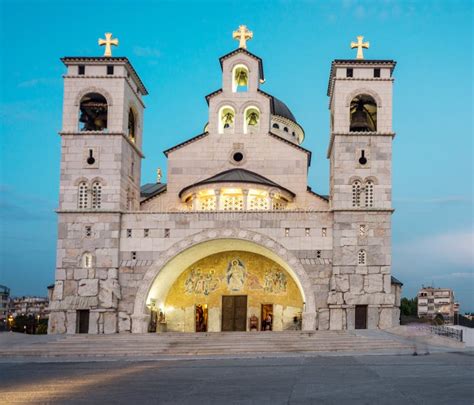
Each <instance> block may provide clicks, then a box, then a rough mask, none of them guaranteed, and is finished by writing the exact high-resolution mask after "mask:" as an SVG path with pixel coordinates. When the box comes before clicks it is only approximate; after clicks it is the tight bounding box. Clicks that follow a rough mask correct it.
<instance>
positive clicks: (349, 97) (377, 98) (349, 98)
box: [346, 87, 382, 108]
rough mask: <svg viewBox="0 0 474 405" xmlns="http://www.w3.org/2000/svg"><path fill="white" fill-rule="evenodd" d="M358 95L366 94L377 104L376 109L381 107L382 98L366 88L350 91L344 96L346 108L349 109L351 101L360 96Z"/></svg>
mask: <svg viewBox="0 0 474 405" xmlns="http://www.w3.org/2000/svg"><path fill="white" fill-rule="evenodd" d="M360 94H367V95H369V96H371V97H372V98H373V99H374V100H375V102H376V103H377V108H381V107H382V98H381V97H380V96H379V95H378V93H376V92H375V91H373V90H372V89H369V88H366V87H361V88H358V89H355V90H353V91H351V92H350V93H349V94H348V95H347V96H346V107H347V108H349V107H350V106H351V101H352V100H353V99H354V97H356V96H358V95H360Z"/></svg>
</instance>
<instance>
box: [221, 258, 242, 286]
mask: <svg viewBox="0 0 474 405" xmlns="http://www.w3.org/2000/svg"><path fill="white" fill-rule="evenodd" d="M246 276H247V271H246V270H245V266H244V264H243V263H242V261H241V260H240V259H233V260H231V261H230V263H229V265H228V266H227V272H226V281H227V286H228V288H229V290H230V291H241V290H242V289H243V287H244V283H245V279H246Z"/></svg>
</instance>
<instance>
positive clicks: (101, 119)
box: [79, 93, 107, 131]
mask: <svg viewBox="0 0 474 405" xmlns="http://www.w3.org/2000/svg"><path fill="white" fill-rule="evenodd" d="M79 110H80V116H79V129H80V130H81V131H103V130H105V129H107V100H106V99H105V97H104V96H103V95H102V94H99V93H88V94H86V95H85V96H84V97H82V99H81V103H80V106H79Z"/></svg>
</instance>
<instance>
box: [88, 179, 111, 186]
mask: <svg viewBox="0 0 474 405" xmlns="http://www.w3.org/2000/svg"><path fill="white" fill-rule="evenodd" d="M95 182H99V183H100V184H102V185H103V186H106V185H107V182H106V181H105V180H104V179H103V178H102V177H94V178H93V179H91V182H90V183H91V184H94V183H95Z"/></svg>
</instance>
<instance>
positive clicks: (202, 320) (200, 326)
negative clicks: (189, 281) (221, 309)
mask: <svg viewBox="0 0 474 405" xmlns="http://www.w3.org/2000/svg"><path fill="white" fill-rule="evenodd" d="M195 317H196V318H195V319H196V332H207V305H206V304H204V305H200V304H198V305H196V310H195Z"/></svg>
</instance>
